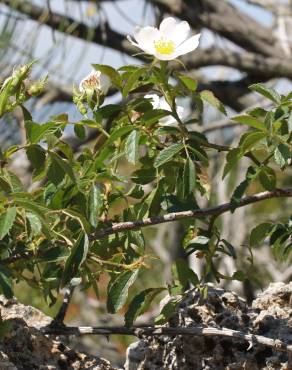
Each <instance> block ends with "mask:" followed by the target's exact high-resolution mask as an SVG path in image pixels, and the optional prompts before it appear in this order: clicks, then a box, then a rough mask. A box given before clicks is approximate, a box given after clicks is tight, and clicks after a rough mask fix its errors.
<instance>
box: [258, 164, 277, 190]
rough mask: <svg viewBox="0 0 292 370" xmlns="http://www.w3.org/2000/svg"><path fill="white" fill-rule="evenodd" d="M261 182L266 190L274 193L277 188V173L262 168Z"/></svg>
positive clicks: (267, 168) (268, 168)
mask: <svg viewBox="0 0 292 370" xmlns="http://www.w3.org/2000/svg"><path fill="white" fill-rule="evenodd" d="M259 180H260V183H261V185H262V187H263V188H264V189H265V190H269V191H272V190H274V189H275V187H276V182H277V177H276V174H275V171H274V170H273V169H272V168H270V167H262V169H261V172H260V174H259Z"/></svg>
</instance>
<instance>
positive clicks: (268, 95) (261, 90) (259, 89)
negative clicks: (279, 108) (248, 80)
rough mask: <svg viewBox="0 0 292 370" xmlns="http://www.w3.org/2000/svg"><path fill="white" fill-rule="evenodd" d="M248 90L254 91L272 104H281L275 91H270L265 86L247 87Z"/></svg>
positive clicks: (254, 85) (279, 97) (259, 84)
mask: <svg viewBox="0 0 292 370" xmlns="http://www.w3.org/2000/svg"><path fill="white" fill-rule="evenodd" d="M249 88H250V89H251V90H252V91H256V92H257V93H259V94H260V95H262V96H264V97H266V98H267V99H269V100H271V101H272V102H274V103H276V104H280V102H281V96H280V95H279V94H278V93H277V91H276V90H274V89H271V88H269V87H267V86H265V85H263V84H261V83H258V84H253V85H251V86H249Z"/></svg>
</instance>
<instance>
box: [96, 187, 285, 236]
mask: <svg viewBox="0 0 292 370" xmlns="http://www.w3.org/2000/svg"><path fill="white" fill-rule="evenodd" d="M284 197H292V188H288V189H276V190H273V191H264V192H262V193H258V194H254V195H250V196H247V197H245V198H242V199H241V200H240V202H239V203H238V204H237V205H236V207H235V208H240V207H244V206H247V205H249V204H253V203H257V202H261V201H263V200H266V199H271V198H284ZM233 207H234V205H233V204H231V202H230V203H225V204H221V205H219V206H216V207H210V208H205V209H195V210H190V211H183V212H172V213H168V214H166V215H163V216H155V217H149V218H145V219H144V220H137V221H127V222H120V223H117V224H113V225H112V226H110V227H107V228H104V229H101V230H99V231H97V232H95V233H94V234H92V235H91V237H90V239H91V240H97V239H102V238H104V237H106V236H107V235H111V234H116V233H119V232H123V231H126V230H133V229H136V228H140V227H146V226H153V225H158V224H162V223H165V222H172V221H177V220H183V219H187V218H203V217H207V216H219V215H221V214H222V213H225V212H228V211H230V210H232V209H233Z"/></svg>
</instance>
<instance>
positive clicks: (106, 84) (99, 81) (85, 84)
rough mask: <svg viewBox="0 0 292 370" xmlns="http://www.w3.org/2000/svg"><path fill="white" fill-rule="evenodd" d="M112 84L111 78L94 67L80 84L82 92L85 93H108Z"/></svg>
mask: <svg viewBox="0 0 292 370" xmlns="http://www.w3.org/2000/svg"><path fill="white" fill-rule="evenodd" d="M110 86H111V80H110V78H109V77H108V76H107V75H105V74H103V73H101V72H100V71H95V70H94V69H93V70H92V71H91V72H90V73H89V75H88V76H86V77H84V78H83V80H82V81H81V82H80V84H79V90H80V92H82V93H84V92H86V93H89V94H90V93H91V94H92V93H93V92H94V91H96V92H97V93H101V94H103V95H106V94H107V92H108V90H109V88H110Z"/></svg>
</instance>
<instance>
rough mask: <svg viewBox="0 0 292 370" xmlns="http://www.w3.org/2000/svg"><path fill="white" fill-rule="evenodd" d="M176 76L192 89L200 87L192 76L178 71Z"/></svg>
mask: <svg viewBox="0 0 292 370" xmlns="http://www.w3.org/2000/svg"><path fill="white" fill-rule="evenodd" d="M176 77H177V78H178V79H179V80H180V82H181V83H182V84H183V85H184V86H185V87H186V88H187V89H188V90H190V91H196V90H197V87H198V81H196V80H194V79H193V78H191V77H188V76H184V75H182V74H180V73H176Z"/></svg>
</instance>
